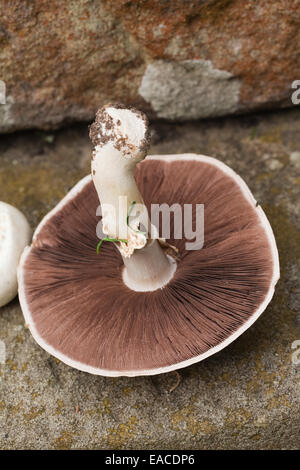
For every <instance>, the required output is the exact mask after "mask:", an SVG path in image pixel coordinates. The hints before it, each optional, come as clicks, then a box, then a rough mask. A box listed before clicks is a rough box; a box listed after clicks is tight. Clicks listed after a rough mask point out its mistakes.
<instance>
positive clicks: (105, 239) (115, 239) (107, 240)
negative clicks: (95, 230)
mask: <svg viewBox="0 0 300 470" xmlns="http://www.w3.org/2000/svg"><path fill="white" fill-rule="evenodd" d="M103 242H123V243H127V240H123V239H120V240H119V239H118V238H110V237H106V238H102V239H101V240H100V242H99V243H98V245H97V249H96V252H97V255H99V251H100V248H101V245H102V243H103Z"/></svg>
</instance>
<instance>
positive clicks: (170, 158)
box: [18, 154, 280, 377]
mask: <svg viewBox="0 0 300 470" xmlns="http://www.w3.org/2000/svg"><path fill="white" fill-rule="evenodd" d="M147 160H161V161H163V162H169V163H171V162H175V161H181V160H183V161H197V162H201V163H210V164H211V165H214V166H216V167H218V168H219V169H220V170H222V171H223V172H224V173H225V174H226V175H228V176H230V178H232V179H233V180H234V181H236V182H237V184H238V185H239V186H240V188H241V191H242V193H243V195H244V196H245V198H246V199H247V200H248V201H249V203H250V204H251V205H252V206H253V207H254V208H255V210H256V211H257V213H258V216H259V218H260V221H261V225H262V226H263V228H264V229H265V232H266V234H267V237H268V240H269V242H270V248H271V252H272V259H273V267H274V269H273V277H272V279H271V282H270V287H269V290H268V293H267V295H266V297H265V299H264V301H263V302H262V303H261V304H260V306H259V307H258V309H257V310H256V311H255V312H254V313H253V315H251V317H250V318H249V320H248V321H246V322H245V323H244V324H243V325H242V326H241V327H240V328H238V330H237V331H235V333H233V334H232V335H230V336H229V337H228V338H226V339H225V340H224V341H222V342H221V343H220V344H218V345H217V346H215V347H213V348H211V349H209V350H208V351H206V352H205V353H203V354H200V355H199V356H195V357H193V358H191V359H188V360H186V361H182V362H178V363H177V364H172V365H171V366H167V367H159V368H156V369H148V370H128V371H117V370H107V369H98V368H97V367H92V366H88V365H86V364H84V363H83V362H79V361H75V360H73V359H71V358H69V357H68V356H66V355H65V354H62V353H61V352H60V351H58V350H56V349H55V348H54V347H53V346H51V345H50V344H48V343H46V341H44V340H43V338H41V337H40V335H39V333H38V331H37V329H36V327H35V324H34V321H33V319H32V316H31V312H30V310H29V307H28V304H27V299H26V295H25V281H24V265H25V263H26V259H27V256H28V255H29V253H30V250H31V248H30V247H29V246H28V247H26V248H25V250H24V252H23V254H22V257H21V260H20V264H19V269H18V281H19V299H20V304H21V308H22V310H23V314H24V317H25V322H26V324H27V325H28V327H29V329H30V331H31V334H32V336H33V337H34V339H35V340H36V342H37V343H38V344H39V345H40V346H41V347H42V348H43V349H45V350H46V351H47V352H48V353H49V354H52V355H53V356H55V357H57V358H58V359H59V360H60V361H62V362H64V363H65V364H67V365H68V366H71V367H74V368H75V369H79V370H81V371H84V372H89V373H90V374H95V375H104V376H106V377H120V376H126V377H135V376H141V375H157V374H162V373H166V372H171V371H173V370H177V369H181V368H183V367H187V366H190V365H192V364H195V363H196V362H199V361H202V360H203V359H206V358H207V357H209V356H212V355H213V354H215V353H217V352H219V351H221V350H222V349H224V348H225V347H226V346H228V345H229V344H230V343H232V342H233V341H234V340H235V339H237V338H238V337H239V336H240V335H241V334H242V333H244V331H246V330H247V329H248V328H249V327H250V326H251V325H252V324H253V323H254V322H255V321H256V320H257V319H258V317H259V316H260V315H261V314H262V312H263V311H264V310H265V309H266V307H267V305H268V304H269V302H270V301H271V299H272V297H273V294H274V289H275V285H276V283H277V281H278V279H279V276H280V271H279V258H278V251H277V246H276V241H275V238H274V234H273V231H272V228H271V226H270V223H269V221H268V219H267V217H266V215H265V213H264V211H263V210H262V208H261V207H260V206H257V207H256V200H255V199H254V197H253V195H252V193H251V191H250V189H249V188H248V186H247V184H246V183H245V181H244V180H243V179H242V178H241V177H240V176H239V175H237V173H235V172H234V171H233V170H232V169H231V168H229V167H228V166H227V165H225V163H223V162H221V161H219V160H217V159H215V158H212V157H206V156H204V155H196V154H179V155H166V156H164V155H151V156H148V157H147V158H146V159H145V160H144V161H147ZM141 163H142V162H141ZM90 181H91V176H90V175H88V176H86V177H85V178H83V179H82V180H80V181H79V182H78V183H77V184H76V185H75V186H74V188H73V189H71V191H70V192H69V193H68V194H67V195H66V196H65V197H64V198H63V199H62V200H61V202H60V203H59V204H58V205H57V206H56V207H55V208H54V209H53V210H52V211H51V212H49V213H48V214H47V215H46V216H45V217H44V219H43V220H42V221H41V223H40V224H39V226H38V227H37V229H36V231H35V233H34V235H33V240H35V239H36V237H37V235H38V234H39V232H40V230H41V229H42V227H43V226H44V225H45V223H46V222H48V220H49V219H50V218H51V217H52V216H54V215H55V214H56V213H57V212H59V211H60V210H61V209H62V208H63V207H64V206H65V205H66V204H67V203H68V202H69V201H70V200H71V199H72V198H74V197H75V196H76V195H77V194H79V193H80V192H81V191H82V190H83V189H84V187H85V186H86V185H87V184H88V183H89V182H90Z"/></svg>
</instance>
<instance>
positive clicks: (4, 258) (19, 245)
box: [0, 201, 31, 307]
mask: <svg viewBox="0 0 300 470" xmlns="http://www.w3.org/2000/svg"><path fill="white" fill-rule="evenodd" d="M30 235H31V231H30V227H29V224H28V222H27V220H26V218H25V216H24V215H23V214H22V212H20V211H19V210H18V209H16V208H15V207H13V206H11V205H10V204H7V203H5V202H2V201H0V307H3V306H4V305H6V304H8V302H10V301H11V300H12V299H13V298H14V297H15V296H16V295H17V292H18V282H17V267H18V264H19V260H20V256H21V254H22V252H23V250H24V248H25V246H26V245H28V243H29V241H30Z"/></svg>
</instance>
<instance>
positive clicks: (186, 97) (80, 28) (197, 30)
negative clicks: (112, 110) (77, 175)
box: [0, 0, 300, 133]
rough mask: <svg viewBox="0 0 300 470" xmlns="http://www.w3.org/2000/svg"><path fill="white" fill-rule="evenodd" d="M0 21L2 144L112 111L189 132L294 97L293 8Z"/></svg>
mask: <svg viewBox="0 0 300 470" xmlns="http://www.w3.org/2000/svg"><path fill="white" fill-rule="evenodd" d="M0 18H1V25H0V51H1V61H0V80H3V81H4V82H5V83H6V104H2V105H0V133H1V132H7V131H11V130H15V129H26V128H33V127H34V128H44V129H45V128H50V127H51V128H53V127H57V126H60V125H62V124H65V123H66V122H70V121H80V120H89V119H90V120H92V119H93V117H94V115H95V111H96V110H97V108H99V107H101V106H103V105H104V104H106V103H108V102H112V101H116V102H124V103H126V104H132V105H135V106H136V107H138V108H141V109H143V110H144V111H146V112H147V113H151V115H152V117H153V116H156V117H162V118H166V119H175V120H188V119H197V118H201V117H202V118H206V117H215V116H221V115H223V116H225V115H227V114H228V113H235V112H249V111H253V110H256V111H257V110H261V109H269V108H278V107H282V106H292V101H291V97H292V94H293V93H294V92H296V93H297V96H298V92H297V91H296V90H295V89H294V88H292V83H293V82H294V81H296V80H297V79H299V69H300V55H299V43H300V27H299V25H300V8H299V4H298V2H297V1H295V0H276V2H275V1H273V2H272V1H266V0H255V1H248V2H241V1H240V0H205V1H204V0H202V1H199V0H189V1H182V0H164V1H161V0H143V1H128V0H113V1H112V0H98V1H91V0H59V1H56V2H49V1H48V0H31V1H30V2H24V0H14V1H13V2H12V1H10V2H0ZM296 98H297V97H296V95H295V99H296ZM0 99H1V98H0Z"/></svg>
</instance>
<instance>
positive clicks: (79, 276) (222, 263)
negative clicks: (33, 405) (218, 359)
mask: <svg viewBox="0 0 300 470" xmlns="http://www.w3.org/2000/svg"><path fill="white" fill-rule="evenodd" d="M135 176H136V180H137V184H138V187H139V189H140V191H141V194H142V196H143V198H144V201H145V204H146V205H147V206H148V208H149V206H150V203H156V204H162V203H167V204H169V205H172V204H173V203H179V204H181V205H183V204H204V207H205V208H204V217H205V231H204V246H203V248H202V249H201V250H196V251H192V250H185V242H186V240H185V239H182V240H175V239H172V238H171V239H170V240H168V242H169V243H170V244H172V245H174V246H176V247H177V248H178V249H179V252H180V260H179V261H178V265H177V270H176V272H175V274H174V277H173V278H172V280H171V281H170V282H169V283H168V284H167V285H166V286H165V287H164V288H163V289H158V290H155V291H152V292H136V291H133V290H131V289H129V288H128V287H127V286H126V285H125V284H124V282H123V280H122V270H123V268H122V264H123V263H122V259H121V256H120V254H119V251H118V249H117V248H116V247H115V246H113V244H111V243H107V244H103V246H102V248H101V250H102V252H101V256H97V254H96V245H97V242H98V239H97V236H96V230H95V227H96V224H97V223H98V222H99V219H97V217H96V208H97V207H98V205H99V201H98V198H97V193H96V191H95V188H94V186H93V183H92V181H91V178H90V177H89V176H88V177H86V178H84V179H83V180H81V181H80V182H79V183H78V184H77V185H76V186H75V187H74V188H73V189H72V190H71V191H70V193H69V194H68V195H67V196H66V197H65V198H64V199H63V200H62V201H61V202H60V203H59V204H58V206H57V207H56V208H55V209H54V210H53V211H51V212H50V213H49V214H48V215H47V216H46V217H45V218H44V220H43V221H42V222H41V224H40V225H39V227H38V228H37V230H36V232H35V234H34V241H33V244H32V246H31V247H30V248H29V247H28V248H27V249H26V250H25V251H24V253H23V256H22V260H21V263H20V268H19V297H20V302H21V306H22V309H23V313H24V316H25V320H26V323H27V324H28V326H29V328H30V330H31V332H32V334H33V336H34V338H35V339H36V341H37V342H38V343H39V344H40V346H42V347H43V348H44V349H45V350H46V351H48V352H49V353H51V354H53V355H54V356H56V357H57V358H58V359H60V360H61V361H63V362H65V363H66V364H68V365H70V366H72V367H75V368H77V369H80V370H83V371H87V372H90V373H93V374H99V375H106V376H120V375H127V376H136V375H154V374H159V373H162V372H169V371H172V370H176V369H179V368H181V367H186V366H188V365H190V364H193V363H195V362H198V361H201V360H203V359H205V358H207V357H208V356H211V355H212V354H214V353H216V352H218V351H220V350H221V349H223V348H224V347H225V346H227V345H228V344H230V343H231V342H232V341H234V340H235V339H236V338H237V337H238V336H240V335H241V334H242V333H243V332H244V331H245V330H246V329H247V328H249V327H250V326H251V325H252V324H253V323H254V322H255V320H256V319H257V318H258V317H259V316H260V314H261V313H262V312H263V311H264V310H265V308H266V306H267V305H268V303H269V302H270V300H271V298H272V296H273V293H274V287H275V284H276V282H277V280H278V278H279V261H278V252H277V248H276V242H275V239H274V235H273V232H272V229H271V227H270V224H269V222H268V220H267V218H266V216H265V214H264V212H263V210H262V209H261V207H260V206H259V205H257V203H256V201H255V199H254V198H253V196H252V194H251V192H250V190H249V188H248V187H247V185H246V184H245V182H244V181H243V180H242V179H241V178H240V177H239V176H238V175H237V174H236V173H235V172H234V171H233V170H231V169H230V168H229V167H228V166H226V165H225V164H223V163H222V162H220V161H218V160H216V159H214V158H211V157H206V156H201V155H194V154H183V155H168V156H163V155H161V156H149V157H147V158H146V159H145V160H144V161H142V162H141V163H140V164H139V165H138V166H137V168H136V175H135ZM171 233H172V228H171Z"/></svg>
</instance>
